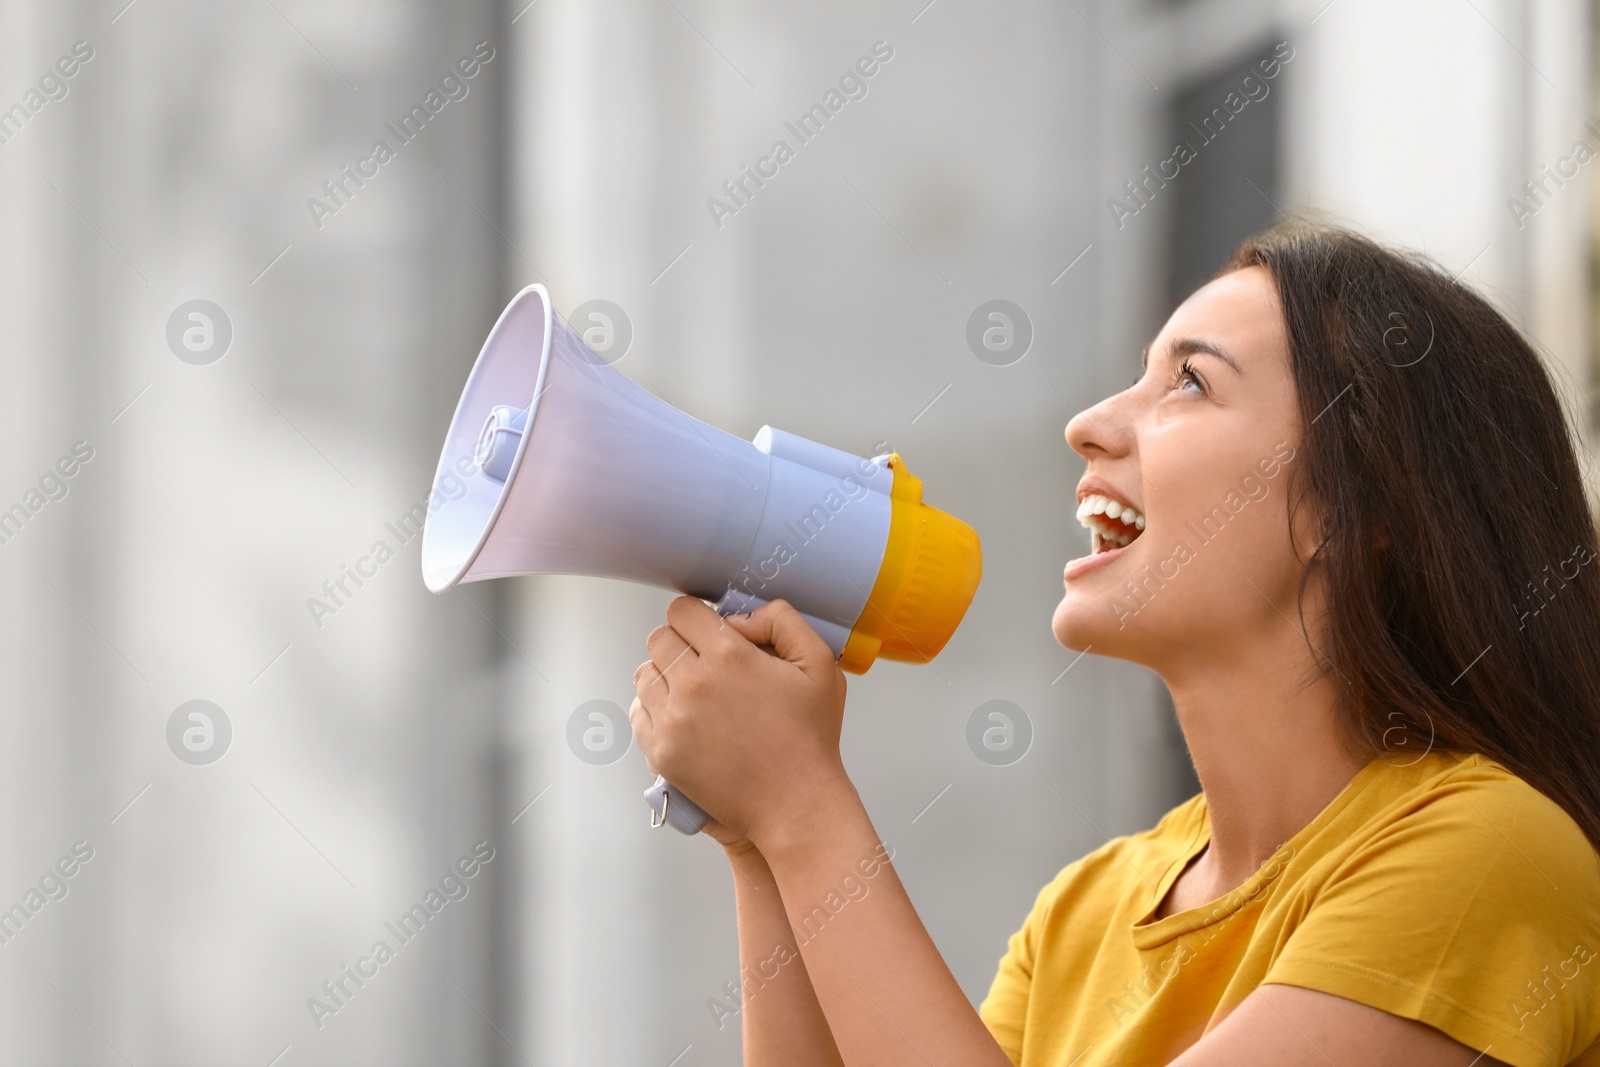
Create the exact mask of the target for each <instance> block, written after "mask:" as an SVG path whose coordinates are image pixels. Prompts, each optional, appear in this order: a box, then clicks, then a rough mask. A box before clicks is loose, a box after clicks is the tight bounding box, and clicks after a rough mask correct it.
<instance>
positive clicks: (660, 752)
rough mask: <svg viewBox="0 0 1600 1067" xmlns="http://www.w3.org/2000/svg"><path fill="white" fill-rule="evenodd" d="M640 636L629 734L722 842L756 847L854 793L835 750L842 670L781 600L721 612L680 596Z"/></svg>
mask: <svg viewBox="0 0 1600 1067" xmlns="http://www.w3.org/2000/svg"><path fill="white" fill-rule="evenodd" d="M645 647H646V648H647V649H648V651H649V653H650V659H649V660H648V661H646V662H645V663H642V664H640V665H639V668H638V670H636V671H634V674H633V686H634V690H635V692H636V693H637V694H638V699H637V700H635V701H634V706H633V708H632V709H630V712H629V719H630V720H631V722H632V725H633V734H634V737H635V739H637V740H638V742H639V747H640V748H641V749H642V750H643V751H644V754H645V760H646V762H647V763H648V764H649V765H650V767H651V768H652V769H654V770H655V771H656V772H657V773H659V774H662V775H665V776H666V778H667V779H668V780H669V781H670V782H672V783H673V784H674V785H676V786H677V787H678V788H680V789H682V790H683V792H684V793H685V794H686V795H687V796H688V797H690V798H691V799H692V800H693V801H694V802H695V803H696V804H698V805H700V806H701V807H702V808H704V809H705V810H706V812H707V813H709V814H710V815H711V816H712V818H713V819H714V820H716V821H717V822H719V823H720V824H721V826H720V827H718V835H716V836H717V840H718V841H720V842H721V843H722V844H723V847H724V848H728V849H730V850H732V849H737V848H740V847H742V846H741V845H740V839H744V840H748V841H749V842H753V843H754V845H755V847H757V848H759V847H761V846H762V842H763V840H765V839H766V838H767V837H769V836H770V835H772V834H774V833H784V832H787V831H789V830H791V829H793V828H795V826H797V825H798V824H801V823H803V822H805V821H806V820H807V819H809V818H811V817H813V816H814V815H816V814H818V813H819V812H822V811H826V810H827V809H828V808H829V806H830V805H834V804H837V803H838V802H839V801H840V800H842V799H845V798H848V797H850V796H852V795H853V792H854V790H853V787H851V785H850V781H849V778H848V777H847V776H846V774H845V771H844V764H843V763H842V762H841V760H840V758H839V730H840V725H841V723H842V720H843V716H844V696H845V680H844V672H843V671H841V670H840V669H839V666H838V664H837V663H835V662H834V658H833V650H832V649H830V648H829V647H828V646H827V644H826V643H825V642H824V641H823V640H822V638H820V637H818V636H817V633H816V631H815V630H813V629H812V628H811V626H810V624H808V623H807V622H806V621H805V619H804V617H802V616H801V615H800V613H799V612H797V611H796V610H795V609H794V608H792V607H790V606H789V605H788V604H787V603H785V602H784V601H781V600H775V601H773V602H772V603H770V604H764V605H762V606H761V607H760V608H758V609H757V610H756V611H754V612H752V613H751V614H750V615H748V616H737V615H734V616H729V617H727V618H722V617H721V616H719V615H717V613H716V612H714V611H712V610H711V609H710V608H709V607H707V606H706V605H705V603H704V602H702V601H700V600H697V599H696V598H694V597H688V596H684V597H679V598H678V599H677V600H674V601H673V602H672V604H671V605H670V606H669V607H668V608H667V625H665V626H658V627H656V629H655V630H654V631H652V632H651V634H650V637H649V639H648V640H647V641H646V642H645ZM766 649H770V653H769V652H768V651H766Z"/></svg>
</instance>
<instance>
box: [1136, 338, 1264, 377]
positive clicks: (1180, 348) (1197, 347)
mask: <svg viewBox="0 0 1600 1067" xmlns="http://www.w3.org/2000/svg"><path fill="white" fill-rule="evenodd" d="M1170 351H1171V353H1172V355H1173V356H1189V355H1206V356H1216V357H1217V358H1218V359H1220V360H1222V362H1224V363H1226V364H1227V365H1228V366H1230V367H1232V368H1233V370H1234V373H1236V374H1243V373H1244V370H1243V368H1241V367H1240V366H1239V361H1238V360H1236V359H1234V358H1233V357H1232V356H1230V355H1228V353H1227V352H1225V351H1223V350H1222V349H1221V348H1219V347H1218V346H1216V345H1214V344H1212V343H1211V342H1210V341H1206V340H1202V339H1201V338H1198V337H1175V338H1173V340H1172V347H1171V350H1170ZM1139 365H1140V366H1142V367H1148V366H1150V346H1149V345H1145V346H1144V351H1143V352H1142V353H1141V354H1140V356H1139Z"/></svg>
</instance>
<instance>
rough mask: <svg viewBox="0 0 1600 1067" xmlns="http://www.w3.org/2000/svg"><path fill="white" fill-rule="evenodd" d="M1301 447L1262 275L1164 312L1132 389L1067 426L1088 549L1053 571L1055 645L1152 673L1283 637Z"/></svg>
mask: <svg viewBox="0 0 1600 1067" xmlns="http://www.w3.org/2000/svg"><path fill="white" fill-rule="evenodd" d="M1299 441H1300V416H1299V409H1298V407H1297V404H1296V398H1295V391H1294V383H1293V379H1292V377H1291V373H1290V370H1289V361H1288V340H1287V334H1286V332H1285V329H1284V324H1283V316H1282V313H1281V311H1280V309H1279V305H1278V298H1277V292H1276V290H1275V288H1274V286H1273V284H1272V279H1271V276H1270V275H1269V274H1268V273H1267V272H1266V270H1265V269H1264V268H1261V267H1250V268H1246V269H1244V270H1239V271H1235V272H1233V273H1231V274H1227V275H1224V276H1223V277H1221V278H1218V279H1217V280H1216V281H1213V282H1211V283H1210V284H1208V285H1206V286H1205V287H1204V288H1202V289H1200V290H1199V291H1197V292H1196V293H1195V294H1194V295H1193V296H1191V297H1189V299H1188V300H1186V301H1184V303H1183V304H1182V305H1181V306H1179V307H1178V309H1177V310H1176V311H1174V312H1173V313H1172V317H1171V318H1170V319H1168V320H1167V323H1166V325H1165V326H1164V327H1162V330H1161V332H1160V333H1159V334H1158V335H1157V336H1156V339H1155V340H1154V341H1153V342H1152V343H1151V345H1150V347H1149V349H1148V350H1147V354H1146V366H1145V370H1144V373H1143V376H1142V377H1141V378H1140V379H1139V380H1138V381H1137V382H1135V383H1134V384H1133V385H1131V386H1129V387H1128V388H1127V389H1124V390H1123V391H1122V392H1120V393H1117V394H1116V395H1115V396H1111V397H1107V398H1106V399H1105V400H1102V401H1101V402H1100V403H1098V404H1096V405H1095V406H1094V407H1092V408H1090V409H1088V410H1087V411H1083V412H1080V413H1079V414H1078V415H1077V416H1076V417H1075V418H1074V419H1073V420H1072V421H1071V422H1070V423H1068V424H1067V443H1068V444H1070V445H1071V446H1072V448H1073V449H1074V450H1075V451H1076V452H1078V454H1079V455H1081V456H1083V458H1084V459H1085V460H1087V461H1088V468H1087V470H1086V471H1085V473H1084V477H1083V480H1082V481H1081V482H1079V484H1078V492H1077V503H1078V515H1079V521H1080V522H1081V523H1083V524H1084V525H1085V526H1087V527H1088V528H1089V529H1088V530H1087V531H1086V532H1087V533H1089V534H1090V537H1091V548H1090V554H1088V555H1085V556H1083V557H1082V558H1079V559H1075V560H1073V561H1072V562H1071V563H1069V564H1067V568H1066V571H1065V575H1064V579H1065V586H1066V593H1065V595H1064V596H1063V597H1062V598H1061V603H1060V604H1059V605H1058V606H1057V607H1056V611H1055V617H1054V619H1053V620H1052V628H1053V629H1054V631H1055V635H1056V639H1057V640H1058V641H1060V642H1061V643H1062V644H1063V645H1066V646H1067V647H1068V648H1071V649H1076V650H1082V649H1086V648H1089V647H1091V646H1092V647H1093V649H1094V651H1095V652H1097V653H1100V654H1102V655H1108V656H1116V657H1119V658H1122V659H1129V660H1133V661H1135V662H1138V663H1143V664H1145V665H1147V666H1150V667H1152V668H1155V669H1156V670H1158V671H1159V670H1160V669H1161V667H1162V666H1163V665H1164V664H1172V663H1175V662H1176V661H1177V660H1176V658H1177V657H1184V656H1188V657H1191V658H1194V657H1200V656H1206V655H1214V654H1223V653H1225V651H1226V650H1225V646H1227V645H1230V644H1231V645H1234V646H1235V648H1248V647H1250V646H1251V645H1252V644H1254V642H1255V635H1256V634H1257V633H1259V632H1262V631H1263V630H1264V629H1265V628H1268V627H1281V626H1285V625H1291V624H1290V623H1289V622H1288V619H1294V618H1296V609H1295V600H1296V590H1297V586H1298V582H1299V577H1300V572H1301V570H1302V567H1303V564H1302V563H1301V562H1300V560H1299V559H1297V558H1296V550H1295V546H1294V545H1292V544H1291V541H1290V535H1289V524H1288V492H1287V486H1288V481H1289V477H1290V475H1291V474H1292V473H1293V471H1294V467H1295V463H1294V458H1295V454H1296V450H1297V448H1298V447H1299ZM1108 504H1109V506H1108ZM1130 505H1131V507H1132V508H1133V509H1134V510H1133V511H1132V512H1131V513H1130V512H1129V511H1128V510H1127V508H1128V507H1129V506H1130ZM1113 513H1116V514H1115V515H1113ZM1130 517H1131V518H1132V519H1133V521H1132V522H1129V521H1128V519H1129V518H1130ZM1302 521H1303V520H1302ZM1301 542H1302V544H1301V547H1300V552H1301V554H1302V556H1303V555H1304V554H1305V553H1306V552H1307V550H1308V549H1309V547H1310V543H1311V541H1310V539H1309V538H1306V537H1304V536H1302V537H1301ZM1285 616H1287V618H1285Z"/></svg>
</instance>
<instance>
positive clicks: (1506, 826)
mask: <svg viewBox="0 0 1600 1067" xmlns="http://www.w3.org/2000/svg"><path fill="white" fill-rule="evenodd" d="M1374 771H1375V779H1376V780H1382V779H1388V781H1387V783H1386V784H1385V785H1384V786H1382V787H1380V788H1379V789H1377V790H1375V793H1376V794H1377V795H1376V796H1375V797H1374V801H1375V803H1373V804H1372V805H1370V806H1365V807H1367V808H1368V810H1366V811H1364V812H1362V813H1361V814H1362V815H1364V816H1365V822H1366V825H1365V827H1363V832H1358V833H1357V834H1356V835H1355V836H1356V837H1357V841H1356V842H1353V844H1354V845H1355V846H1356V847H1355V848H1354V849H1353V850H1352V851H1353V852H1356V853H1364V852H1371V851H1375V850H1377V851H1382V850H1386V849H1390V848H1406V849H1416V850H1421V851H1424V852H1430V853H1437V854H1438V856H1439V858H1440V859H1446V858H1448V859H1449V860H1451V861H1455V862H1459V860H1460V859H1461V857H1463V856H1468V855H1479V856H1482V855H1484V854H1485V852H1488V853H1490V854H1498V853H1501V852H1503V851H1507V852H1511V853H1512V854H1513V855H1518V854H1520V858H1521V859H1524V860H1526V861H1528V862H1527V865H1526V866H1527V867H1530V868H1536V869H1545V868H1551V869H1552V870H1547V871H1546V873H1550V874H1551V875H1552V878H1553V875H1554V870H1553V869H1559V870H1560V871H1561V873H1563V874H1565V875H1566V876H1567V877H1568V879H1569V884H1576V885H1584V886H1586V887H1590V886H1592V887H1594V888H1597V889H1600V854H1597V853H1596V851H1595V847H1594V844H1593V843H1592V842H1590V841H1589V839H1588V836H1587V835H1586V834H1585V833H1584V830H1583V828H1582V827H1581V826H1580V825H1579V824H1578V822H1577V821H1576V820H1575V819H1574V818H1573V817H1572V816H1571V815H1570V814H1569V813H1568V812H1567V811H1566V809H1564V808H1563V807H1562V806H1561V805H1560V804H1558V803H1557V802H1556V801H1555V800H1553V799H1552V798H1551V797H1549V796H1548V795H1546V794H1545V793H1543V792H1541V791H1540V790H1539V789H1537V788H1535V787H1534V786H1533V785H1532V784H1530V783H1529V782H1528V781H1526V780H1525V779H1523V778H1521V777H1519V776H1518V775H1517V774H1515V773H1514V772H1512V771H1511V770H1509V769H1507V768H1506V767H1505V766H1504V765H1503V764H1501V763H1499V762H1497V761H1496V760H1493V759H1491V758H1489V757H1487V756H1483V755H1478V754H1472V753H1433V754H1432V755H1431V757H1430V759H1428V760H1426V761H1423V762H1422V763H1420V764H1419V765H1417V766H1416V767H1415V768H1411V767H1406V768H1390V767H1387V766H1382V765H1379V766H1376V767H1374ZM1352 814H1354V813H1352ZM1553 880H1555V881H1557V882H1559V881H1560V879H1554V878H1553Z"/></svg>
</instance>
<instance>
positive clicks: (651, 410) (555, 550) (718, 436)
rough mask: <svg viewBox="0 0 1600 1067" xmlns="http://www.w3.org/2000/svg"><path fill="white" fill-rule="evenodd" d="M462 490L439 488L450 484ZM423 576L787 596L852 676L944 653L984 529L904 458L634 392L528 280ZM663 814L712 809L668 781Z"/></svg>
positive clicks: (681, 822) (741, 605) (503, 335)
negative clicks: (880, 664) (958, 512)
mask: <svg viewBox="0 0 1600 1067" xmlns="http://www.w3.org/2000/svg"><path fill="white" fill-rule="evenodd" d="M442 485H443V486H449V487H451V489H452V490H453V491H452V492H450V493H444V494H441V486H442ZM434 488H435V493H436V497H435V499H439V498H441V496H442V497H443V498H445V499H446V501H447V502H446V503H444V505H443V506H441V507H439V508H438V509H436V510H430V513H429V515H428V518H427V522H426V526H425V528H424V531H423V538H422V575H423V580H424V582H425V583H426V584H427V587H428V588H429V589H430V590H432V591H433V592H435V593H442V592H445V591H446V590H448V589H450V588H452V587H453V586H455V585H456V584H458V583H461V582H473V581H481V580H484V579H488V578H504V577H511V576H516V575H524V574H589V575H598V576H603V577H610V578H622V579H625V580H628V581H635V582H642V583H644V584H647V585H654V586H660V587H663V588H668V589H676V590H678V591H679V592H683V593H687V594H689V595H691V596H697V597H700V598H701V599H704V600H707V601H710V602H712V603H713V604H714V606H715V607H716V610H717V611H719V612H721V613H722V614H730V613H733V612H744V611H750V610H753V609H754V608H756V607H759V606H760V605H761V604H764V603H766V602H768V601H771V600H777V599H780V598H781V599H783V600H787V601H788V602H789V603H790V604H792V605H793V606H794V607H795V608H796V609H797V610H799V611H800V612H801V613H802V614H803V615H804V616H805V617H806V619H807V620H808V621H809V622H810V624H811V625H812V627H813V628H814V629H815V630H816V631H817V633H818V634H819V635H820V636H821V637H822V639H823V640H824V641H826V642H827V643H828V646H829V647H830V648H832V649H833V651H834V654H835V655H836V656H838V657H839V663H840V666H841V667H842V668H843V669H845V670H847V671H851V672H853V673H860V672H862V671H865V670H866V669H867V668H868V667H870V666H871V665H872V663H873V662H874V661H875V660H876V659H878V658H879V657H882V658H886V659H897V660H902V661H908V662H926V661H928V660H930V659H932V658H933V657H934V656H935V655H937V654H938V652H939V650H940V649H942V648H943V647H944V644H945V642H946V641H947V640H949V638H950V635H951V634H952V633H954V631H955V628H956V626H957V625H958V624H959V623H960V621H961V617H962V616H963V615H964V614H965V612H966V609H967V606H968V604H969V603H970V602H971V600H972V596H973V593H974V592H975V591H976V589H977V585H978V581H979V578H980V576H981V573H982V553H981V548H980V546H979V542H978V537H977V534H976V533H975V532H974V531H973V530H972V528H971V527H970V526H968V525H967V524H966V523H963V522H961V521H960V520H959V519H956V518H954V517H952V516H950V515H948V514H946V513H945V512H942V511H939V510H938V509H936V508H932V507H929V506H928V505H926V504H923V503H922V499H921V498H922V484H921V482H920V481H919V480H918V479H917V478H915V477H914V476H912V475H911V474H910V473H909V472H908V471H907V470H906V469H905V465H904V463H903V462H902V461H901V459H900V457H899V456H898V455H895V454H887V455H879V456H873V457H861V456H855V455H851V454H850V453H847V452H842V451H840V450H838V449H835V448H830V447H828V446H826V445H823V444H819V443H817V442H815V441H810V440H807V439H806V438H803V437H797V436H795V435H794V434H789V433H785V432H783V431H782V430H775V429H773V428H772V427H770V426H765V427H762V429H761V431H760V432H759V433H757V434H756V436H755V438H754V439H753V440H751V441H745V440H742V439H741V438H738V437H735V436H733V435H732V434H729V433H726V432H724V431H722V430H719V429H717V428H716V427H714V426H711V425H708V424H707V423H704V422H701V421H700V420H698V419H695V418H693V417H692V416H690V415H688V414H687V413H685V412H682V411H680V410H678V409H677V408H675V407H673V406H672V405H670V404H669V403H667V402H666V401H665V400H662V399H659V398H658V397H656V396H655V395H653V394H652V393H650V392H648V391H646V390H645V389H643V388H641V387H640V386H638V385H636V384H635V383H634V382H633V381H631V380H630V379H629V378H628V377H627V376H626V375H624V374H622V373H621V372H619V371H617V370H616V369H615V368H613V367H611V366H610V365H609V364H608V363H607V362H606V361H605V360H604V359H602V358H601V357H600V356H599V355H597V354H596V353H595V352H594V351H593V350H592V349H590V348H589V347H588V345H586V344H584V342H583V340H582V339H581V338H580V337H579V336H578V335H577V334H576V333H575V332H573V330H572V329H571V328H570V327H569V326H568V325H567V324H566V323H565V322H564V321H563V320H562V319H561V318H560V316H559V315H557V314H556V313H555V311H554V308H553V307H552V305H551V303H550V299H549V294H548V293H547V292H546V291H545V288H544V287H543V286H542V285H530V286H528V287H527V288H526V289H524V290H522V292H520V293H518V294H517V295H516V297H514V298H513V299H512V301H511V303H510V304H508V305H507V306H506V309H505V311H503V312H502V313H501V315H500V318H499V320H498V321H497V322H496V323H495V325H494V328H493V329H492V330H491V331H490V333H489V337H488V339H487V340H486V341H485V342H484V345H483V350H482V351H481V352H480V353H479V355H478V359H477V362H476V363H475V364H474V366H473V368H472V373H471V374H470V375H469V376H468V379H467V384H466V388H465V390H464V391H463V393H462V396H461V400H460V403H459V404H458V405H457V407H456V412H455V416H454V418H453V419H452V420H451V423H450V429H449V431H448V433H447V434H446V437H445V443H444V448H443V451H442V453H441V455H440V457H439V465H438V468H437V471H436V473H435V476H434ZM646 796H647V797H648V798H649V799H650V802H651V806H652V809H653V811H654V813H655V814H654V817H653V821H654V822H655V823H656V824H660V823H662V822H670V823H671V824H672V825H673V826H674V827H676V828H677V829H679V830H682V831H683V832H685V833H694V832H697V831H698V830H699V829H700V827H701V825H703V824H704V822H705V818H706V816H705V814H704V812H702V811H701V810H700V809H699V808H698V807H696V806H695V805H694V804H693V802H692V801H690V800H689V799H688V798H687V797H684V796H683V795H682V793H680V792H678V791H677V790H676V789H674V788H673V787H672V786H671V784H670V783H668V782H665V781H664V780H662V779H659V778H658V779H657V781H656V784H655V785H653V786H652V787H651V788H650V789H649V790H647V791H646Z"/></svg>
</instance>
